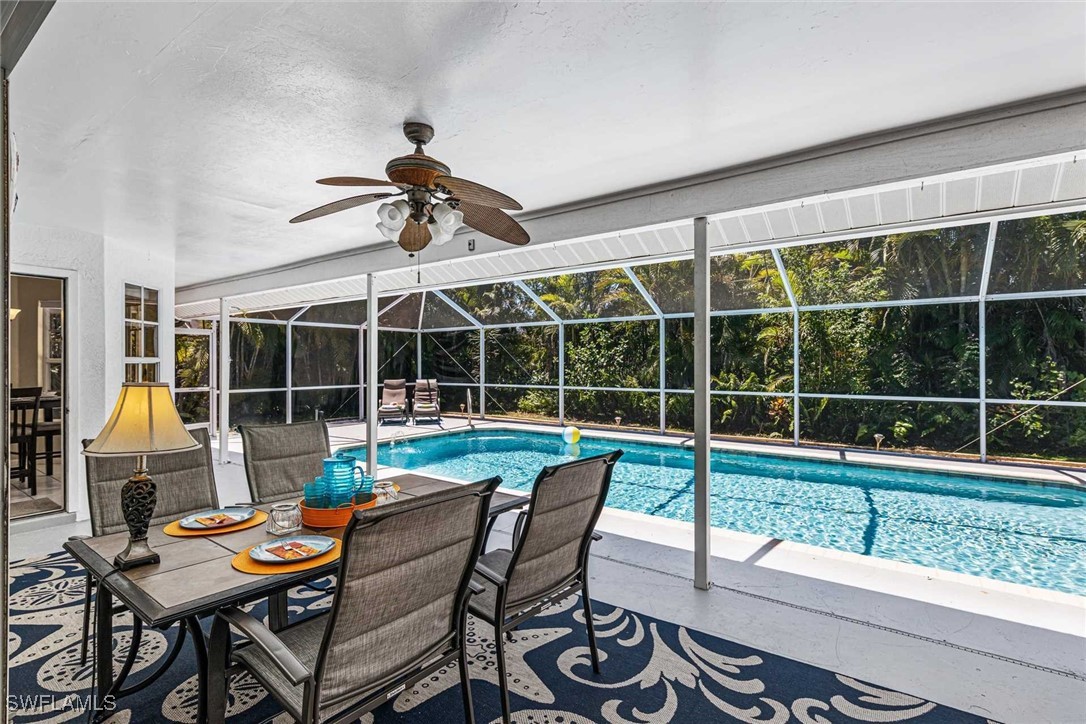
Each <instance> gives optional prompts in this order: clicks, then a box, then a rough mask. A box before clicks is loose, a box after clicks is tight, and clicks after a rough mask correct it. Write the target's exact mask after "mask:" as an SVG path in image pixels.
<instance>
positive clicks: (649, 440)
mask: <svg viewBox="0 0 1086 724" xmlns="http://www.w3.org/2000/svg"><path fill="white" fill-rule="evenodd" d="M332 429H334V427H333V428H332ZM472 429H480V430H509V431H512V432H517V431H519V432H537V433H543V434H548V435H553V434H555V432H556V431H559V430H561V429H562V428H560V427H557V426H555V425H541V424H536V423H528V422H523V423H522V422H512V421H509V420H500V421H491V420H486V419H483V420H477V421H476V423H475V427H474V428H472V427H468V426H466V425H464V426H460V427H456V428H450V429H442V428H437V429H434V428H424V429H419V428H412V427H407V426H405V427H404V428H403V433H404V434H403V436H402V437H401V438H396V439H389V438H386V439H382V440H378V442H377V444H378V445H389V444H395V443H396V442H398V441H399V440H407V439H412V438H416V437H431V436H439V435H456V434H462V433H465V432H469V431H471V430H472ZM581 436H582V437H583V438H592V439H599V440H615V441H623V440H628V441H630V442H636V443H643V444H650V445H672V446H676V447H683V448H689V449H692V448H693V446H694V440H693V438H692V437H689V436H678V435H659V434H653V433H646V432H621V431H618V430H600V429H591V428H590V429H581ZM709 445H710V448H711V449H712V450H721V451H726V452H729V453H736V454H740V455H749V456H752V457H781V458H791V459H806V460H811V461H817V462H824V463H834V464H840V465H869V466H872V467H881V468H897V469H901V470H913V471H922V472H924V473H928V474H931V475H940V476H946V477H953V476H966V477H979V478H986V479H989V480H992V481H997V482H998V481H1002V482H1017V483H1021V484H1026V485H1038V486H1041V487H1056V488H1064V489H1067V490H1079V491H1086V471H1083V470H1076V469H1071V468H1061V467H1059V466H1058V465H1052V466H1046V465H1039V464H1036V463H1021V464H1019V463H1009V462H1005V461H999V462H983V463H982V462H980V461H975V462H974V461H968V460H959V459H957V458H941V457H935V456H927V455H912V454H908V453H900V452H871V451H863V450H849V449H843V448H819V447H811V446H801V447H787V446H784V445H780V444H769V443H754V442H737V441H733V440H710V443H709ZM348 447H365V443H364V442H362V443H358V442H351V443H346V444H340V445H338V446H337V445H335V444H333V448H335V449H337V450H338V449H342V448H348Z"/></svg>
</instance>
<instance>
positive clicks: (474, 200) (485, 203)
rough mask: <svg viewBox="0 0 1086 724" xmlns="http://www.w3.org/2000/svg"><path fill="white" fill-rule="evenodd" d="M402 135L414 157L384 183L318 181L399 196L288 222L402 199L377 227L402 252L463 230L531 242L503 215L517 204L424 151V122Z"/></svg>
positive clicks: (386, 209)
mask: <svg viewBox="0 0 1086 724" xmlns="http://www.w3.org/2000/svg"><path fill="white" fill-rule="evenodd" d="M403 135H404V136H406V137H407V140H408V141H410V142H411V143H413V144H415V152H414V153H411V154H409V155H407V156H400V157H398V158H394V159H392V160H391V161H389V162H388V164H387V165H386V166H385V175H387V176H388V178H389V180H388V181H382V180H380V179H373V178H361V177H358V176H332V177H331V178H322V179H318V180H317V183H319V184H324V185H326V186H395V187H396V188H398V189H399V191H397V192H387V193H370V194H362V195H361V196H351V197H349V198H346V199H340V200H339V201H333V202H332V203H330V204H325V205H324V206H318V207H317V208H315V209H312V210H310V211H307V212H305V213H304V214H299V215H298V216H295V217H294V218H293V219H291V220H290V223H292V224H296V223H298V222H299V221H309V220H310V219H316V218H318V217H321V216H327V215H328V214H334V213H336V212H338V211H346V210H347V209H353V208H355V207H356V206H363V205H365V204H369V203H373V202H374V201H381V200H382V199H392V198H394V197H396V196H402V197H404V198H400V199H396V200H395V201H389V202H386V203H383V204H381V206H380V207H378V209H377V215H378V216H379V217H380V219H381V222H380V223H379V224H377V230H378V231H380V232H381V234H382V235H383V236H384V237H385V238H386V239H388V240H390V241H395V242H396V243H397V244H399V245H400V246H401V247H403V249H404V250H405V251H408V252H411V253H414V252H418V251H422V250H423V249H424V248H426V246H427V245H428V244H429V243H430V242H431V241H432V242H434V243H435V244H438V245H440V244H444V243H446V242H448V241H449V240H450V239H452V237H453V234H454V233H455V232H456V230H457V229H458V228H459V227H460V226H462V225H466V226H470V227H471V228H473V229H475V230H477V231H481V232H483V233H484V234H487V235H488V236H492V237H494V238H495V239H500V240H501V241H505V242H508V243H510V244H516V245H518V246H520V245H523V244H527V243H528V242H529V241H530V239H529V237H528V232H526V231H525V230H524V228H523V227H522V226H521V225H520V224H518V223H517V222H516V221H515V220H513V217H511V216H510V215H509V214H507V213H505V212H504V211H502V209H513V210H519V209H522V208H523V207H522V206H521V205H520V204H518V203H517V202H516V201H515V200H513V199H511V198H510V197H508V196H506V195H505V194H503V193H499V192H498V191H495V190H494V189H490V188H487V187H486V186H483V185H482V184H477V183H475V182H474V181H468V180H467V179H462V178H457V177H456V176H452V175H450V169H449V167H448V166H446V165H445V164H443V163H442V162H441V161H438V160H437V159H436V158H433V157H431V156H427V155H426V154H425V153H423V152H422V147H423V146H425V145H426V144H427V143H429V142H430V140H431V139H433V137H434V129H433V128H432V127H430V126H428V125H426V124H425V123H413V122H408V123H405V124H403Z"/></svg>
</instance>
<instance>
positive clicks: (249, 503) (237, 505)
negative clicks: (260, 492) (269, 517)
mask: <svg viewBox="0 0 1086 724" xmlns="http://www.w3.org/2000/svg"><path fill="white" fill-rule="evenodd" d="M258 505H260V503H254V502H253V501H251V500H247V501H245V502H244V503H234V504H233V505H231V506H230V507H231V508H255V507H256V506H258Z"/></svg>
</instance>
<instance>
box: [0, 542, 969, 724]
mask: <svg viewBox="0 0 1086 724" xmlns="http://www.w3.org/2000/svg"><path fill="white" fill-rule="evenodd" d="M83 580H84V579H83V575H82V569H81V568H80V567H79V565H78V564H76V563H75V562H74V561H73V560H72V559H71V558H69V557H68V556H67V555H66V554H63V553H56V554H52V555H49V556H46V557H43V558H39V559H28V560H24V561H18V562H15V563H13V564H12V566H11V579H10V586H11V588H10V590H11V599H10V614H11V615H10V625H11V633H10V637H9V643H10V652H9V660H10V666H11V690H10V693H11V695H12V697H14V698H13V699H12V700H11V703H12V704H14V705H15V706H14V707H12V708H13V709H14V712H13V713H14V715H15V721H18V722H64V721H74V720H77V719H81V718H82V719H85V718H86V714H85V711H84V709H83V707H84V706H85V704H86V702H87V697H88V696H89V694H90V683H91V679H92V672H91V665H90V661H89V660H88V663H87V665H80V663H79V642H80V631H81V626H82V604H83ZM329 601H330V599H329V597H328V596H326V595H323V594H319V593H316V592H314V591H312V590H309V589H306V588H300V589H295V590H294V591H292V592H291V617H292V619H293V618H295V617H297V616H305V615H309V614H312V613H316V612H319V611H321V610H323V609H326V608H327V607H328V605H329ZM262 606H263V604H261V605H260V606H258V607H256V608H254V609H253V613H254V614H255V615H258V616H261V615H263V614H264V611H263V610H262ZM594 609H595V613H596V619H597V622H596V631H597V638H598V642H599V646H600V649H601V656H602V657H603V662H602V670H603V672H602V674H601V675H600V676H595V675H594V674H593V673H592V664H591V660H590V658H589V653H588V641H587V635H586V633H585V627H584V617H583V614H582V611H581V608H580V602H579V600H577V599H576V598H571V599H569V600H567V601H565V602H563V603H562V604H560V605H556V606H553V607H552V608H550V609H548V610H547V611H546V612H544V613H543V614H542V615H540V616H537V617H536V618H535V619H532V620H531V621H529V622H528V623H527V624H525V625H524V627H522V628H521V629H520V630H518V631H517V632H515V633H516V643H514V644H512V645H509V646H507V647H506V652H507V656H508V659H509V675H510V690H511V692H512V697H511V698H512V705H513V709H514V721H517V722H532V723H533V724H549V723H551V722H553V723H555V724H583V723H585V722H601V723H602V722H607V723H608V724H663V723H664V722H673V721H674V722H699V723H700V722H717V721H743V722H760V723H765V724H769V723H773V724H777V723H783V722H789V721H793V722H800V723H801V724H831V723H832V724H842V723H849V722H924V723H925V724H929V723H933V722H983V721H984V720H983V719H980V718H977V717H975V716H972V715H969V714H966V713H964V712H961V711H958V710H955V709H950V708H947V707H945V706H940V705H936V704H934V703H932V702H929V701H925V700H923V699H919V698H917V697H914V696H909V695H907V694H901V693H899V692H896V691H890V690H887V689H884V688H882V687H878V686H874V685H871V684H867V683H864V682H862V681H857V680H855V679H851V678H849V677H847V676H843V675H841V674H835V673H833V672H831V671H826V670H825V669H819V668H817V667H814V666H809V665H807V664H802V663H800V662H798V661H793V660H791V659H786V658H783V657H780V656H774V655H772V654H767V653H765V652H763V651H758V650H756V649H752V648H749V647H747V646H741V645H739V644H736V643H732V642H730V641H726V640H724V639H720V638H717V637H715V636H710V635H708V634H704V633H701V632H699V631H695V630H692V629H688V628H684V627H682V626H676V625H674V624H671V623H667V622H664V621H657V620H655V619H652V618H649V617H648V616H644V615H642V614H640V613H636V612H633V611H627V610H624V609H620V608H614V607H611V606H608V605H606V604H602V603H597V604H594ZM130 622H131V619H130V618H129V617H128V615H127V614H125V615H119V616H118V618H117V624H118V629H117V633H116V635H115V637H114V641H113V647H114V651H115V658H116V663H115V666H117V667H119V666H120V660H121V659H122V658H123V656H124V653H125V652H126V651H127V643H128V640H129V629H128V626H129V625H130ZM472 625H473V629H472V636H471V642H470V655H471V671H472V693H473V695H474V698H475V714H476V719H477V720H478V721H479V722H495V721H500V720H501V710H500V706H499V703H498V689H497V672H496V668H495V658H494V646H493V641H492V638H491V636H490V635H489V632H488V629H487V626H486V624H484V623H482V622H475V621H474V619H472ZM176 635H177V628H176V627H174V628H172V629H170V630H168V631H165V632H160V631H145V632H144V636H143V644H142V646H141V648H140V655H139V657H138V660H137V663H136V665H135V666H134V668H133V673H132V675H131V676H130V677H129V680H128V684H132V683H134V682H136V681H138V679H139V677H140V672H141V671H149V670H152V669H153V668H154V664H155V663H156V662H157V661H159V660H160V659H161V658H162V657H164V656H165V655H166V654H167V652H168V651H169V648H170V643H171V642H172V641H173V640H174V637H175V636H176ZM195 671H196V669H195V660H194V657H193V654H192V648H191V645H190V644H189V643H188V642H186V643H185V646H184V649H183V651H182V653H181V655H180V656H179V658H178V659H177V661H175V662H174V664H173V666H172V668H171V669H170V670H169V671H168V672H167V673H166V674H165V675H164V676H163V677H162V678H161V679H159V680H158V681H157V682H155V683H154V684H153V685H151V686H150V687H148V688H146V689H144V690H143V691H140V692H138V693H136V694H134V695H132V696H129V697H126V698H122V699H120V700H119V701H118V702H117V704H116V709H115V710H114V713H113V715H112V717H111V718H110V720H109V721H111V722H119V723H124V722H133V723H139V724H143V723H144V722H156V721H162V722H191V721H194V720H195V713H196V676H195ZM458 682H459V676H458V674H457V670H456V667H455V665H454V666H453V667H452V668H451V670H448V671H443V672H439V673H438V674H435V675H434V676H433V677H431V678H430V679H429V680H427V681H424V682H421V683H420V684H419V685H417V686H416V687H415V688H414V689H411V690H408V691H405V692H403V693H402V694H401V695H400V696H398V697H397V698H396V699H395V700H394V701H392V702H390V703H389V704H386V705H385V706H384V707H382V708H381V709H379V710H377V711H376V712H375V713H374V714H373V715H367V716H366V717H364V718H363V719H362V721H363V722H367V723H369V722H374V723H376V724H382V723H384V722H409V723H411V724H416V723H417V724H423V723H425V724H432V723H434V722H446V721H448V722H460V721H462V720H463V715H462V709H461V703H460V702H461V699H460V690H459V686H458ZM231 699H232V702H231V708H230V712H229V713H230V715H231V718H230V721H231V722H275V724H278V723H279V722H285V721H289V718H288V717H286V716H285V715H283V714H282V711H281V710H280V709H279V707H278V706H277V704H276V703H275V701H274V699H272V698H271V697H270V696H268V694H267V693H266V692H265V691H264V690H263V689H262V688H261V687H260V686H259V685H258V684H256V683H255V682H254V681H253V680H252V679H250V678H248V677H247V676H246V677H241V678H239V679H237V680H235V681H233V682H232V683H231Z"/></svg>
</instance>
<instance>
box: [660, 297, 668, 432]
mask: <svg viewBox="0 0 1086 724" xmlns="http://www.w3.org/2000/svg"><path fill="white" fill-rule="evenodd" d="M666 345H667V322H666V321H665V320H664V318H663V317H660V434H661V435H663V434H664V433H666V432H667V393H666V392H664V390H666V389H667V353H666V349H667V346H666Z"/></svg>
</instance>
